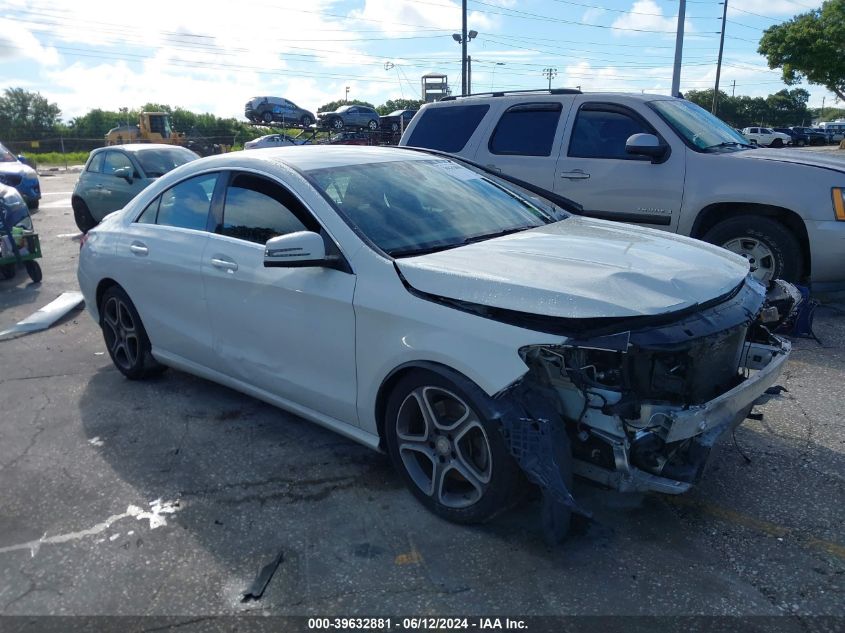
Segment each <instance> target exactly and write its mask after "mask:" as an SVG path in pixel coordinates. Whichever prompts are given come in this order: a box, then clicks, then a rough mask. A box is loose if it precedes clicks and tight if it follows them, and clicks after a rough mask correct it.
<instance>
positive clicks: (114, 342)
mask: <svg viewBox="0 0 845 633" xmlns="http://www.w3.org/2000/svg"><path fill="white" fill-rule="evenodd" d="M103 335H104V336H105V340H106V347H107V348H108V350H109V353H110V354H111V357H112V360H114V362H115V364H117V365H118V366H119V367H121V368H122V369H125V370H127V371H129V370H131V369H132V368H133V367H135V366H136V364H137V363H138V357H139V355H140V353H141V343H140V339H139V338H138V328H137V326H136V324H135V320H134V319H133V318H132V312H131V311H130V310H129V307H128V306H127V305H126V303H125V302H124V301H122V300H121V299H120V298H118V297H109V298H108V299H107V300H106V302H105V304H104V305H103Z"/></svg>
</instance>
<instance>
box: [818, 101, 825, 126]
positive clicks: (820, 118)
mask: <svg viewBox="0 0 845 633" xmlns="http://www.w3.org/2000/svg"><path fill="white" fill-rule="evenodd" d="M822 121H824V95H822V109H821V112H819V123H821V122H822Z"/></svg>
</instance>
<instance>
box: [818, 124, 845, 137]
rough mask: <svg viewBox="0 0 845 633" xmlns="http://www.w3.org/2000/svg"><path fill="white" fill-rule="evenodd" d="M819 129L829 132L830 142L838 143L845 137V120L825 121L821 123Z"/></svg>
mask: <svg viewBox="0 0 845 633" xmlns="http://www.w3.org/2000/svg"><path fill="white" fill-rule="evenodd" d="M819 130H821V131H823V132H824V133H825V134H827V136H828V139H829V142H831V143H838V142H839V141H841V140H842V139H843V138H845V121H843V120H838V121H825V122H822V123H819Z"/></svg>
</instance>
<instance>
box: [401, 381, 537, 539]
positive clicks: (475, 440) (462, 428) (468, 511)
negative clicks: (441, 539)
mask: <svg viewBox="0 0 845 633" xmlns="http://www.w3.org/2000/svg"><path fill="white" fill-rule="evenodd" d="M472 387H473V388H472V389H466V390H465V389H462V388H461V387H459V386H458V385H457V384H455V383H454V382H452V381H451V380H449V379H447V378H446V377H444V376H442V375H440V374H438V373H434V372H432V371H428V370H414V371H412V372H410V373H408V374H406V375H405V376H403V377H402V378H401V379H400V380H399V381H398V383H397V384H396V386H395V388H394V389H393V391H392V393H391V394H390V397H389V399H388V402H387V407H386V416H385V439H386V444H387V449H388V453H389V454H390V458H391V461H392V462H393V465H394V467H395V468H396V469H397V470H398V471H399V472H400V473H401V475H402V477H403V479H404V480H405V483H406V485H407V486H408V488H410V490H411V492H412V493H413V494H414V495H415V496H416V497H417V499H419V500H420V501H421V502H422V504H423V505H424V506H426V507H427V508H428V509H429V510H431V511H432V512H434V513H435V514H437V515H438V516H441V517H443V518H444V519H447V520H449V521H453V522H456V523H479V522H483V521H486V520H488V519H491V518H492V517H494V516H495V515H497V514H498V513H500V512H502V511H503V510H505V509H507V508H508V507H509V506H510V505H511V502H512V501H513V499H514V497H515V493H516V491H517V490H518V487H519V485H520V481H521V475H520V471H519V467H518V465H517V464H516V461H515V460H514V459H513V457H512V456H511V455H510V453H509V452H508V449H507V446H506V445H505V440H504V437H503V436H502V433H501V432H500V430H499V428H498V425H497V423H496V422H491V421H488V420H486V419H485V418H484V417H483V415H482V414H481V411H482V410H483V409H484V407H483V406H481V402H480V399H481V398H485V397H486V396H485V394H484V393H483V392H482V391H481V390H480V389H478V388H477V387H474V385H473V386H472Z"/></svg>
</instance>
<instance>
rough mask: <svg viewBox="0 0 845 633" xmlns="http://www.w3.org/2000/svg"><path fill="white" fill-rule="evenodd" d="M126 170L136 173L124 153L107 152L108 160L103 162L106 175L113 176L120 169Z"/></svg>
mask: <svg viewBox="0 0 845 633" xmlns="http://www.w3.org/2000/svg"><path fill="white" fill-rule="evenodd" d="M126 168H128V169H129V171H130V173H132V172H133V171H135V168H134V167H132V163H131V162H130V160H129V157H128V156H127V155H126V154H124V153H123V152H106V158H105V160H104V161H103V173H104V174H107V175H108V174H113V173H114V172H116V171H117V170H118V169H126Z"/></svg>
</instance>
